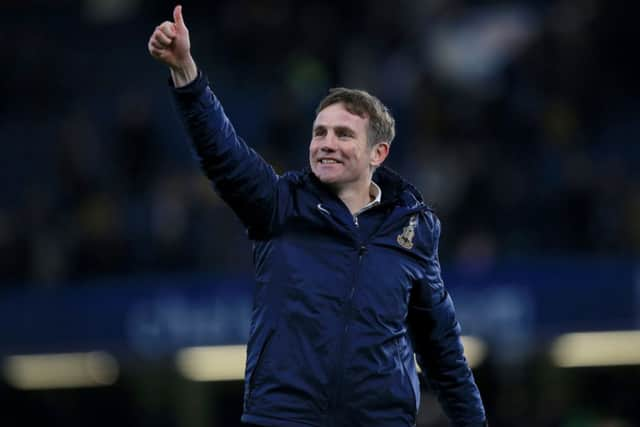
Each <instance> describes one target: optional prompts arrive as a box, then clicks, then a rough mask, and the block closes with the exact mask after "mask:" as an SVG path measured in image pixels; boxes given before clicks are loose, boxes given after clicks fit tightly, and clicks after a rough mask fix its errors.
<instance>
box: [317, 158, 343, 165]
mask: <svg viewBox="0 0 640 427" xmlns="http://www.w3.org/2000/svg"><path fill="white" fill-rule="evenodd" d="M318 161H319V162H320V163H322V164H323V165H328V164H335V163H340V162H339V161H337V160H336V159H320V160H318Z"/></svg>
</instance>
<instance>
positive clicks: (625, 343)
mask: <svg viewBox="0 0 640 427" xmlns="http://www.w3.org/2000/svg"><path fill="white" fill-rule="evenodd" d="M551 358H552V360H553V363H554V364H555V365H557V366H559V367H562V368H577V367H589V366H618V365H640V331H611V332H579V333H571V334H566V335H561V336H560V337H558V338H557V339H556V340H555V341H554V342H553V345H552V347H551Z"/></svg>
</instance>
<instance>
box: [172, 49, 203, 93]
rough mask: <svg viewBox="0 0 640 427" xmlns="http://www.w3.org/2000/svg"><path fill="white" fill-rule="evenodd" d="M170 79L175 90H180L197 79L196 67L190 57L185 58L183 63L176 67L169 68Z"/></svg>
mask: <svg viewBox="0 0 640 427" xmlns="http://www.w3.org/2000/svg"><path fill="white" fill-rule="evenodd" d="M169 69H170V71H171V79H172V80H173V85H174V86H175V87H176V88H181V87H184V86H186V85H188V84H189V83H191V82H192V81H194V80H195V79H196V78H197V77H198V67H197V66H196V63H195V61H194V60H193V58H192V57H191V56H189V58H187V60H186V61H185V63H184V64H183V65H181V66H178V67H170V68H169Z"/></svg>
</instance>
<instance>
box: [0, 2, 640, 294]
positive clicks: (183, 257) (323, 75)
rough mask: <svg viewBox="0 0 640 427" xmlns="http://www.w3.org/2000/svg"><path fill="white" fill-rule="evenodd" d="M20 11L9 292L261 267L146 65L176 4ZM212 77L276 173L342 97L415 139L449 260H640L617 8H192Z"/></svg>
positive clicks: (6, 79) (629, 41)
mask: <svg viewBox="0 0 640 427" xmlns="http://www.w3.org/2000/svg"><path fill="white" fill-rule="evenodd" d="M5 3H6V4H3V9H4V11H3V12H4V13H3V14H4V15H5V21H6V22H5V23H4V24H3V26H2V27H0V41H2V46H3V54H2V55H0V65H1V68H2V70H3V71H4V73H3V74H4V75H3V78H2V79H0V141H2V150H3V156H1V157H2V158H1V159H0V171H2V172H1V178H2V179H0V190H1V194H2V197H0V282H1V283H3V284H8V285H20V284H24V283H38V284H55V283H60V282H63V281H67V280H74V279H82V278H87V277H97V276H100V277H102V276H107V275H123V274H137V273H144V272H151V271H153V272H158V271H160V272H162V271H192V270H198V271H217V272H223V273H232V274H234V273H237V272H245V273H246V272H248V271H250V264H249V263H250V257H249V255H248V254H249V247H250V246H249V245H250V244H249V243H248V242H247V241H246V239H245V238H244V233H243V230H242V227H241V226H240V224H239V222H238V221H237V220H236V219H234V218H233V215H232V214H231V212H229V210H228V209H226V208H225V207H224V206H223V205H222V204H221V202H220V200H219V199H218V198H217V196H215V195H214V194H213V192H212V191H211V189H210V187H209V185H208V183H207V182H206V180H205V179H204V178H203V177H202V176H201V174H200V171H199V170H198V166H197V164H196V163H195V162H194V161H193V160H192V158H191V155H190V151H189V145H188V143H187V142H186V135H185V133H184V131H183V130H182V128H181V125H180V123H179V121H178V119H177V117H176V115H175V113H174V111H173V109H172V106H171V99H170V93H169V90H168V86H167V77H168V73H167V70H165V69H163V67H162V66H160V65H159V64H156V63H154V62H153V60H152V59H151V58H150V57H149V55H148V54H147V52H146V43H147V40H148V37H149V35H150V33H151V31H152V30H153V28H154V27H155V25H158V24H159V23H160V22H162V21H163V20H165V19H170V17H171V10H172V6H173V3H171V2H167V1H150V0H146V1H144V0H128V1H124V0H120V1H99V0H85V1H74V0H66V1H59V2H44V1H37V0H31V1H21V2H17V1H14V2H8V3H7V2H5ZM183 5H184V15H185V19H186V23H187V25H188V26H189V28H190V31H191V36H192V48H193V53H194V56H195V58H196V61H197V62H198V64H199V65H200V67H201V68H202V69H203V70H204V71H205V73H206V74H207V75H208V76H209V78H210V80H211V83H212V86H213V88H214V91H215V92H216V93H217V94H218V95H219V97H220V98H221V99H222V101H223V104H224V105H225V107H226V110H227V112H228V114H229V115H230V116H231V118H232V120H233V122H234V123H235V126H236V129H237V130H238V132H239V134H240V135H242V136H243V137H244V138H245V139H246V140H247V142H248V143H249V144H250V145H252V146H253V147H255V148H256V149H257V150H258V151H259V152H260V153H261V154H262V155H263V156H264V157H265V158H266V159H267V160H268V161H270V162H271V163H272V164H274V166H275V168H276V170H278V171H280V172H282V171H284V170H287V169H291V168H294V169H298V168H302V167H304V166H305V164H306V161H307V160H306V158H307V157H306V150H307V146H308V141H309V136H310V127H311V123H312V121H313V114H314V113H313V111H314V108H315V105H316V103H317V102H318V100H319V99H320V98H321V97H322V96H323V95H324V94H325V93H326V92H327V90H328V88H330V87H332V86H338V85H340V86H352V87H359V88H363V89H367V90H369V91H371V92H372V93H374V94H376V95H378V96H379V97H380V98H381V99H382V100H383V102H385V103H386V104H388V105H389V106H390V107H391V109H392V112H393V113H394V115H395V116H396V119H397V123H398V136H397V139H396V141H395V142H394V144H393V147H392V148H393V149H392V153H391V157H390V160H389V165H390V166H391V167H392V168H393V169H395V170H397V171H399V172H400V173H401V174H403V175H405V176H406V177H408V178H409V179H410V180H412V181H414V182H415V184H416V186H417V187H418V188H419V189H420V190H421V191H422V192H423V194H424V197H425V199H426V200H427V201H428V202H429V203H431V204H432V205H433V206H434V207H435V209H436V211H437V212H438V214H439V216H440V217H441V219H442V222H443V239H442V243H441V245H442V247H441V251H442V258H443V259H444V260H445V261H446V262H462V263H491V262H493V260H495V259H497V258H505V257H513V256H535V255H539V254H546V255H549V254H553V255H563V256H564V255H576V254H577V255H599V256H633V255H634V254H638V252H639V250H640V222H639V221H638V220H637V218H640V176H639V175H640V168H638V167H637V165H638V164H639V161H640V144H638V141H639V138H640V119H639V116H638V111H640V98H639V96H638V83H639V80H638V79H637V76H638V75H639V74H638V70H637V65H634V64H633V60H632V57H633V56H634V54H633V52H635V51H636V50H637V48H636V46H635V43H634V42H635V41H636V40H637V38H636V37H634V33H635V28H636V26H637V22H636V21H637V18H636V17H635V14H634V13H633V12H632V11H631V10H630V9H629V7H630V8H634V7H635V6H633V5H625V7H622V4H621V3H620V2H606V1H604V0H554V1H551V0H548V1H543V0H536V1H534V0H530V1H524V2H517V3H515V2H506V1H503V2H501V1H480V2H478V1H462V0H449V1H444V0H431V1H410V0H399V1H396V2H393V4H392V5H391V4H390V3H389V2H388V1H383V0H368V1H366V2H364V1H352V2H339V1H336V0H333V1H327V0H322V1H320V0H307V1H305V2H295V1H293V0H272V1H268V2H267V1H258V0H235V1H217V2H205V1H200V0H187V1H184V2H183Z"/></svg>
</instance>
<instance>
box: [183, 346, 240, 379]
mask: <svg viewBox="0 0 640 427" xmlns="http://www.w3.org/2000/svg"><path fill="white" fill-rule="evenodd" d="M246 360H247V347H246V346H244V345H223V346H212V347H190V348H184V349H182V350H180V351H179V352H178V355H177V356H176V364H177V365H178V370H179V371H180V373H181V374H182V375H183V376H184V377H186V378H188V379H190V380H192V381H226V380H241V379H243V378H244V366H245V362H246Z"/></svg>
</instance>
